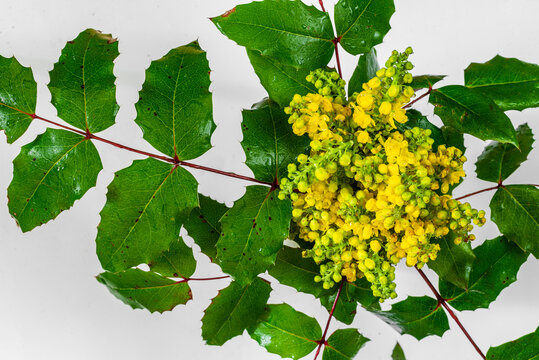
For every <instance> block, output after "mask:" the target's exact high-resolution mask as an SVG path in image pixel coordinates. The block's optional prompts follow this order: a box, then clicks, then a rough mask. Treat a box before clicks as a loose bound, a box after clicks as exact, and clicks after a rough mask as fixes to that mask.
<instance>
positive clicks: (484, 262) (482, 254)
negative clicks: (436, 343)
mask: <svg viewBox="0 0 539 360" xmlns="http://www.w3.org/2000/svg"><path fill="white" fill-rule="evenodd" d="M474 253H475V255H476V257H477V260H476V261H475V263H474V266H473V268H472V272H471V274H470V283H469V286H468V289H466V290H462V289H460V288H458V287H456V286H454V285H453V284H451V283H448V282H447V281H443V280H441V279H440V282H439V286H438V288H439V289H440V293H441V294H442V297H443V298H444V299H449V301H448V302H449V304H451V306H452V307H454V308H455V309H457V310H459V311H464V310H475V309H478V308H487V307H488V306H489V305H490V303H491V302H493V301H494V300H496V298H497V297H498V295H499V294H500V292H501V291H502V290H503V289H505V288H506V287H508V286H509V285H510V284H512V283H513V282H515V281H516V280H517V272H518V269H520V266H521V265H522V264H523V263H524V262H525V261H526V258H527V257H528V254H526V253H524V252H523V251H522V250H521V249H520V248H519V247H518V246H516V245H515V244H513V243H510V242H509V241H507V239H506V238H505V237H503V236H500V237H497V238H495V239H492V240H487V241H485V242H484V243H483V244H482V245H481V246H478V247H477V248H475V249H474Z"/></svg>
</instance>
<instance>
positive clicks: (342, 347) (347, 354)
mask: <svg viewBox="0 0 539 360" xmlns="http://www.w3.org/2000/svg"><path fill="white" fill-rule="evenodd" d="M367 341H369V339H368V338H366V337H365V336H363V335H361V334H360V333H359V331H357V329H339V330H336V331H335V332H334V333H333V334H331V336H330V337H329V339H328V343H327V345H326V347H325V349H324V353H323V355H322V360H352V359H354V357H355V356H356V354H357V353H358V352H359V349H361V347H362V346H363V345H365V343H366V342H367Z"/></svg>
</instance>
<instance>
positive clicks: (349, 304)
mask: <svg viewBox="0 0 539 360" xmlns="http://www.w3.org/2000/svg"><path fill="white" fill-rule="evenodd" d="M336 297H337V293H336V292H335V293H333V294H329V295H327V296H322V297H321V298H320V304H322V306H323V307H325V308H326V309H327V311H328V312H330V311H331V308H332V307H333V303H335V298H336ZM356 310H357V302H356V301H348V300H345V299H340V298H339V301H338V302H337V305H336V306H335V310H334V311H333V317H334V318H335V319H337V320H339V321H341V322H343V323H345V324H346V325H350V324H351V323H352V322H353V321H354V318H355V317H356V313H357V311H356Z"/></svg>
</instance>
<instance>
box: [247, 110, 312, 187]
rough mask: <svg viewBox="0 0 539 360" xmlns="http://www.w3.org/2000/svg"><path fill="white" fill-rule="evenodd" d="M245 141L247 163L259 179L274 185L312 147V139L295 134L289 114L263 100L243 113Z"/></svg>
mask: <svg viewBox="0 0 539 360" xmlns="http://www.w3.org/2000/svg"><path fill="white" fill-rule="evenodd" d="M242 115H243V122H242V124H241V128H242V131H243V141H242V142H241V146H242V147H243V150H244V151H245V156H246V160H245V164H247V166H249V168H250V169H251V170H252V171H253V173H254V174H255V178H256V179H258V180H262V181H267V182H273V181H275V180H276V179H280V178H281V177H282V176H286V174H287V169H286V168H287V166H288V164H289V163H291V162H294V160H295V159H296V157H297V156H298V155H299V154H300V153H302V152H303V151H305V150H306V149H307V148H308V146H309V138H308V137H306V136H302V137H299V136H297V135H296V134H294V132H293V131H292V128H291V127H290V124H288V115H286V114H285V113H284V111H283V109H281V108H280V107H279V106H277V104H275V103H273V102H272V101H271V100H263V101H261V102H259V103H257V104H255V105H253V107H252V108H251V110H243V111H242Z"/></svg>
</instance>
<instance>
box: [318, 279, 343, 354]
mask: <svg viewBox="0 0 539 360" xmlns="http://www.w3.org/2000/svg"><path fill="white" fill-rule="evenodd" d="M343 285H344V280H342V281H341V285H340V286H339V290H337V296H336V297H335V301H333V306H332V307H331V311H330V312H329V318H328V321H327V323H326V328H325V329H324V333H323V334H322V338H321V339H320V340H318V341H317V343H318V348H317V349H316V354H314V360H316V358H317V357H318V354H320V350H321V349H322V345H326V335H327V334H328V329H329V324H330V323H331V319H332V318H333V313H334V312H335V308H336V307H337V301H339V298H340V297H341V291H342V287H343Z"/></svg>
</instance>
